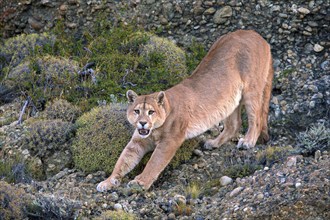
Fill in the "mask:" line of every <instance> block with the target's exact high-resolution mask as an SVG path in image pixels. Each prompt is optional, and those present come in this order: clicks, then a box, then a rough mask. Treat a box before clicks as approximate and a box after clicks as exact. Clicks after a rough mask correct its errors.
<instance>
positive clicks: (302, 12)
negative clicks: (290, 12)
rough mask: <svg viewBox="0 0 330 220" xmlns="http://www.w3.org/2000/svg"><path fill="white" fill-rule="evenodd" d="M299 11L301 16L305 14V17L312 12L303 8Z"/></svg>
mask: <svg viewBox="0 0 330 220" xmlns="http://www.w3.org/2000/svg"><path fill="white" fill-rule="evenodd" d="M298 11H299V12H300V13H301V14H304V15H307V14H309V13H310V10H308V9H307V8H303V7H300V8H298Z"/></svg>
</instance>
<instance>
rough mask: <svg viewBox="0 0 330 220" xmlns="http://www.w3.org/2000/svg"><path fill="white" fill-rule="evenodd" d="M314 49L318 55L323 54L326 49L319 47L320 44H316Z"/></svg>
mask: <svg viewBox="0 0 330 220" xmlns="http://www.w3.org/2000/svg"><path fill="white" fill-rule="evenodd" d="M313 49H314V51H315V52H317V53H318V52H321V51H322V50H323V49H324V47H322V46H321V45H319V44H314V47H313Z"/></svg>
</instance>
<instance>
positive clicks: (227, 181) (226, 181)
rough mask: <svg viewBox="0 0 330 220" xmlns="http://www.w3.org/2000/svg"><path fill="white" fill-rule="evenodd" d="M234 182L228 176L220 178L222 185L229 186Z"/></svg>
mask: <svg viewBox="0 0 330 220" xmlns="http://www.w3.org/2000/svg"><path fill="white" fill-rule="evenodd" d="M232 182H233V179H232V178H230V177H228V176H223V177H221V178H220V185H221V186H227V185H229V184H231V183H232Z"/></svg>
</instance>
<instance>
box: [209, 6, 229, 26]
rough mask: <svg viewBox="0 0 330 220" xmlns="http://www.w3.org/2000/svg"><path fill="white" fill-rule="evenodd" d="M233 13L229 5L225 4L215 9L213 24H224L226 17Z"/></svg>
mask: <svg viewBox="0 0 330 220" xmlns="http://www.w3.org/2000/svg"><path fill="white" fill-rule="evenodd" d="M232 15H233V10H232V8H231V7H230V6H225V7H223V8H221V9H219V10H217V11H216V13H215V14H214V16H213V22H214V23H215V24H224V23H225V22H226V21H227V18H229V17H231V16H232Z"/></svg>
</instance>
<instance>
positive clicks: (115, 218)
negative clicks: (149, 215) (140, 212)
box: [93, 210, 136, 220]
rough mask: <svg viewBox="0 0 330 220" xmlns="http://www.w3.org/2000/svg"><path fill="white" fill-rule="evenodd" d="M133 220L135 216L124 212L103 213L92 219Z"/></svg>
mask: <svg viewBox="0 0 330 220" xmlns="http://www.w3.org/2000/svg"><path fill="white" fill-rule="evenodd" d="M107 219H111V220H134V219H136V217H135V215H133V214H130V213H127V212H125V211H110V210H108V211H105V212H102V213H101V215H100V216H98V217H95V218H93V220H107Z"/></svg>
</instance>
